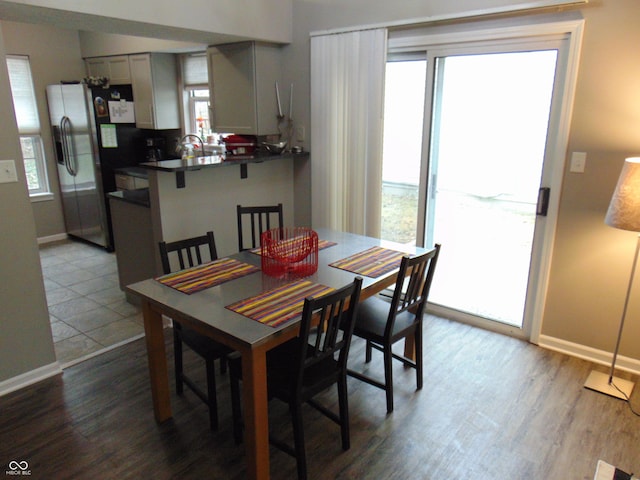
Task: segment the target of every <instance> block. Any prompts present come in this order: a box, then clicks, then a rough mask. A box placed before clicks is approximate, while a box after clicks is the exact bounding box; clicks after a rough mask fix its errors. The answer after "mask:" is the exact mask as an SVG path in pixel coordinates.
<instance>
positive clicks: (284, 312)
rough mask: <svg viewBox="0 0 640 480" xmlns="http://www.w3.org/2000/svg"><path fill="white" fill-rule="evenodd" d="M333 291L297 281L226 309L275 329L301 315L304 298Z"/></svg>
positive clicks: (323, 286) (321, 286) (228, 306)
mask: <svg viewBox="0 0 640 480" xmlns="http://www.w3.org/2000/svg"><path fill="white" fill-rule="evenodd" d="M333 290H334V289H333V288H331V287H327V286H325V285H320V284H317V283H312V282H310V281H309V280H298V281H296V282H292V283H287V284H286V285H282V286H281V287H277V288H274V289H272V290H269V291H266V292H264V293H261V294H260V295H256V296H253V297H249V298H245V299H244V300H240V301H239V302H235V303H232V304H231V305H227V307H226V308H228V309H229V310H231V311H233V312H236V313H239V314H240V315H244V316H245V317H247V318H250V319H252V320H256V321H258V322H260V323H264V324H265V325H269V326H271V327H277V326H279V325H282V324H283V323H285V322H287V321H289V320H291V319H293V318H295V317H297V316H300V315H301V314H302V308H303V307H304V299H305V298H307V297H320V296H322V295H326V294H327V293H329V292H331V291H333Z"/></svg>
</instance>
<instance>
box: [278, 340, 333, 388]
mask: <svg viewBox="0 0 640 480" xmlns="http://www.w3.org/2000/svg"><path fill="white" fill-rule="evenodd" d="M297 340H298V339H297V338H294V339H291V340H289V341H288V342H286V343H283V344H282V345H279V346H278V347H276V348H274V349H273V350H270V351H269V352H267V375H268V377H269V382H268V383H269V396H271V397H278V398H280V399H281V400H288V399H289V398H290V397H291V387H292V385H293V383H294V382H295V376H296V374H297V371H298V368H299V362H298V359H297V357H298V355H299V351H300V343H299V341H297ZM309 351H310V352H311V348H309ZM310 356H311V355H309V357H310ZM337 365H338V362H337V361H336V360H335V359H333V358H326V359H324V360H321V361H319V362H318V363H316V364H315V365H313V366H311V367H309V368H308V369H307V370H306V371H305V374H304V377H303V379H302V398H303V399H307V398H310V397H312V396H313V395H315V394H316V393H318V392H321V391H322V390H325V389H326V388H329V387H330V386H331V385H333V384H335V383H336V380H337V378H338V376H339V375H338V373H337ZM327 372H336V373H335V374H334V375H328V374H327ZM303 401H304V400H303Z"/></svg>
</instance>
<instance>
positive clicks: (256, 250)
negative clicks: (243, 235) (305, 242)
mask: <svg viewBox="0 0 640 480" xmlns="http://www.w3.org/2000/svg"><path fill="white" fill-rule="evenodd" d="M300 238H304V237H300ZM296 240H297V239H296V238H290V239H289V240H285V241H284V242H283V243H284V245H285V246H288V245H289V244H291V245H293V244H295V242H296ZM334 245H337V243H336V242H331V241H329V240H318V250H323V249H325V248H329V247H333V246H334ZM249 251H250V252H251V253H255V254H256V255H262V250H261V247H258V248H252V249H251V250H249Z"/></svg>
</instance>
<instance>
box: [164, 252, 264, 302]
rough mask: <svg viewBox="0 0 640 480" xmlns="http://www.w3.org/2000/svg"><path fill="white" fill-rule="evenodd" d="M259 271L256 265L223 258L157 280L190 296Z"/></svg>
mask: <svg viewBox="0 0 640 480" xmlns="http://www.w3.org/2000/svg"><path fill="white" fill-rule="evenodd" d="M259 271H260V269H259V268H258V267H256V266H254V265H249V264H248V263H244V262H240V261H238V260H235V259H233V258H221V259H219V260H214V261H213V262H210V263H205V264H203V265H199V266H197V267H193V268H188V269H186V270H180V271H179V272H175V273H169V274H167V275H163V276H162V277H158V278H156V280H158V281H159V282H160V283H162V284H164V285H167V286H169V287H171V288H175V289H176V290H179V291H181V292H183V293H186V294H189V295H190V294H192V293H195V292H199V291H200V290H204V289H205V288H210V287H215V286H216V285H220V284H221V283H224V282H228V281H229V280H234V279H236V278H240V277H244V276H245V275H249V274H250V273H254V272H259Z"/></svg>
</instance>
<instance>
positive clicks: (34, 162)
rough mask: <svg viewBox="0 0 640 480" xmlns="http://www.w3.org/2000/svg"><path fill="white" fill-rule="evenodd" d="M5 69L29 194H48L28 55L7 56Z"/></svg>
mask: <svg viewBox="0 0 640 480" xmlns="http://www.w3.org/2000/svg"><path fill="white" fill-rule="evenodd" d="M7 69H8V71H9V83H10V84H11V95H12V97H13V107H14V109H15V112H16V123H17V124H18V134H19V135H20V147H21V148H22V157H23V159H24V170H25V173H26V176H27V186H28V187H29V195H30V196H32V197H35V196H42V195H44V194H49V193H50V190H49V182H48V179H47V169H46V165H45V159H44V151H43V149H42V138H41V136H40V119H39V118H38V106H37V104H36V94H35V90H34V88H33V78H32V77H31V67H30V65H29V57H26V56H18V55H7Z"/></svg>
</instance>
